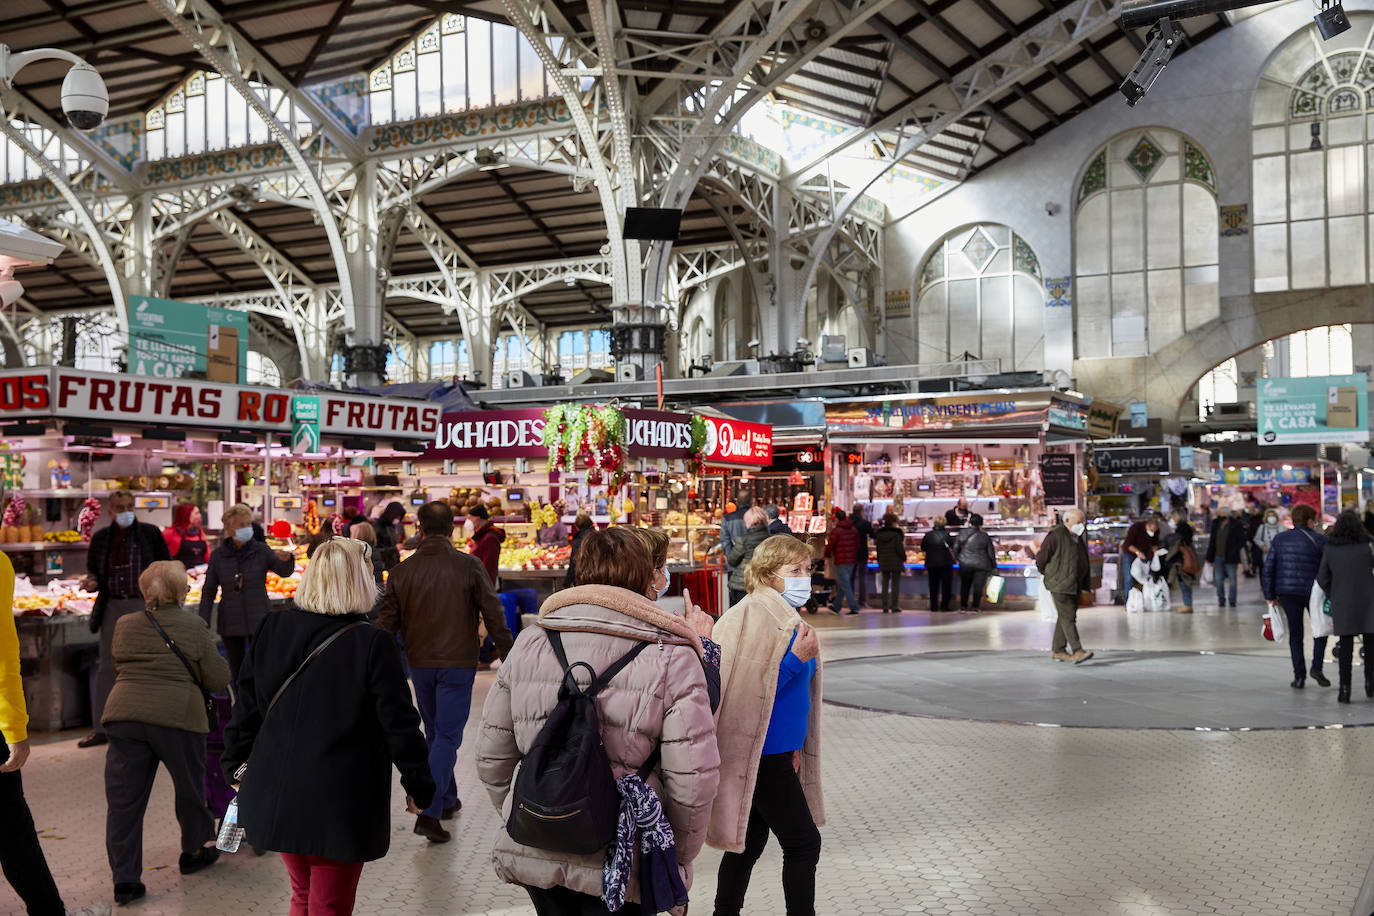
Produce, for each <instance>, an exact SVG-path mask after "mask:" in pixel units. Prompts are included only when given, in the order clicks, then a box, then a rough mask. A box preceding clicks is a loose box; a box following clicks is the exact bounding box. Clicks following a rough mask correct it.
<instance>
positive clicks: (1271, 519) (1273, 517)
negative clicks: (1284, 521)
mask: <svg viewBox="0 0 1374 916" xmlns="http://www.w3.org/2000/svg"><path fill="white" fill-rule="evenodd" d="M1264 520H1265V521H1266V522H1268V523H1269V524H1271V525H1277V524H1278V523H1279V517H1278V516H1277V515H1266V516H1265V517H1264Z"/></svg>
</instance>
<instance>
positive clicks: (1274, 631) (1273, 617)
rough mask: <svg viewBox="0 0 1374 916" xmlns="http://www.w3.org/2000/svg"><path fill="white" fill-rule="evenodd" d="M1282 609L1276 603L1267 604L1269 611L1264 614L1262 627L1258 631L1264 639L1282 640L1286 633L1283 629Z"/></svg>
mask: <svg viewBox="0 0 1374 916" xmlns="http://www.w3.org/2000/svg"><path fill="white" fill-rule="evenodd" d="M1283 624H1284V619H1283V611H1281V610H1280V609H1279V606H1278V605H1277V604H1271V605H1269V613H1267V614H1265V615H1264V628H1263V629H1262V630H1261V631H1260V632H1261V634H1262V635H1263V636H1264V638H1265V639H1267V640H1269V641H1271V642H1282V641H1283V639H1284V637H1285V636H1287V635H1288V632H1287V630H1285V629H1284V626H1283Z"/></svg>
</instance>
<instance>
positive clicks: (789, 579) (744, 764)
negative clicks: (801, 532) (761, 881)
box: [706, 534, 825, 916]
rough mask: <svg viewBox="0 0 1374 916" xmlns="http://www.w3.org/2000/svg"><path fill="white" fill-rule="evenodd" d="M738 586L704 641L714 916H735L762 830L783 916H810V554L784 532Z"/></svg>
mask: <svg viewBox="0 0 1374 916" xmlns="http://www.w3.org/2000/svg"><path fill="white" fill-rule="evenodd" d="M745 585H746V586H747V588H748V590H749V593H748V595H746V596H745V598H744V600H743V601H741V602H739V603H738V604H736V605H735V606H734V607H732V608H730V610H729V611H727V612H726V613H725V615H724V616H723V617H721V619H720V621H719V622H718V623H717V624H716V627H715V632H714V633H713V634H712V635H713V637H714V638H715V640H716V641H717V642H719V643H720V647H721V688H722V690H721V707H720V715H719V716H718V725H717V731H716V741H717V744H718V746H719V748H720V790H719V792H718V793H717V794H716V799H715V804H714V807H713V808H712V809H711V826H710V830H709V832H708V833H707V836H706V841H707V843H709V844H710V845H712V846H714V847H716V848H718V849H723V850H725V857H724V859H722V860H721V863H720V874H719V878H718V881H717V886H716V908H715V916H739V914H740V912H741V910H742V909H743V907H744V896H745V893H746V892H747V891H748V889H749V876H750V873H751V872H752V871H753V868H754V863H755V862H757V861H758V858H759V856H760V855H761V854H762V852H763V848H764V846H765V845H766V844H767V842H768V833H769V831H772V832H773V833H774V834H776V835H777V838H778V843H779V845H781V846H782V887H783V896H784V899H785V900H786V903H787V916H815V912H816V864H817V863H818V862H819V861H820V855H821V834H820V830H819V829H817V828H819V827H820V826H822V825H824V823H825V807H824V802H823V801H822V798H821V768H820V763H821V728H820V726H821V718H820V711H821V708H820V707H821V668H820V658H819V646H818V644H817V640H816V631H815V630H813V629H811V627H809V626H807V625H806V624H805V623H803V622H802V621H801V618H800V617H798V616H797V608H799V607H801V606H802V605H804V604H805V603H806V602H807V600H808V599H809V598H810V597H811V549H810V548H809V547H808V546H807V545H806V544H805V543H804V542H802V541H799V540H798V539H796V538H794V537H789V536H787V535H785V534H780V535H774V536H773V537H770V538H768V539H767V540H765V541H764V542H763V543H762V544H760V545H759V546H758V549H757V550H755V551H754V556H753V560H752V562H751V563H750V564H749V568H748V570H747V571H746V573H745Z"/></svg>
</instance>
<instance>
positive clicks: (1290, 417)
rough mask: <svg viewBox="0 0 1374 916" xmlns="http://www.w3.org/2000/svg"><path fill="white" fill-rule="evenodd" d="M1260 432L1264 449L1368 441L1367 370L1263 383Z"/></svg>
mask: <svg viewBox="0 0 1374 916" xmlns="http://www.w3.org/2000/svg"><path fill="white" fill-rule="evenodd" d="M1258 432H1259V441H1260V443H1261V444H1262V445H1293V444H1304V443H1316V444H1321V443H1326V442H1365V441H1368V439H1369V379H1368V377H1367V376H1366V375H1365V374H1364V373H1362V372H1360V373H1356V374H1354V375H1324V376H1315V377H1313V378H1267V379H1263V380H1262V381H1261V382H1260V384H1259V430H1258Z"/></svg>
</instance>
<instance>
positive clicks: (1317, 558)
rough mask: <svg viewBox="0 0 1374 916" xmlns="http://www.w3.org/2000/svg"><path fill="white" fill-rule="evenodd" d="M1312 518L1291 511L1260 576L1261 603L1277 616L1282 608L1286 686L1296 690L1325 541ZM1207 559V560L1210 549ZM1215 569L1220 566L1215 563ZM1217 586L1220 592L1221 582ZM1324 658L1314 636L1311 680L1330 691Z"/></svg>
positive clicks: (1305, 509) (1310, 513) (1308, 510)
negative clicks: (1288, 671)
mask: <svg viewBox="0 0 1374 916" xmlns="http://www.w3.org/2000/svg"><path fill="white" fill-rule="evenodd" d="M1316 517H1317V513H1316V510H1314V509H1313V508H1312V507H1311V506H1294V507H1293V513H1292V518H1293V528H1292V530H1291V531H1284V532H1281V533H1279V534H1278V535H1276V536H1275V537H1274V540H1273V542H1272V543H1271V544H1270V546H1269V553H1268V554H1266V555H1265V557H1264V568H1263V570H1262V571H1261V574H1260V587H1261V588H1262V589H1264V599H1265V600H1266V601H1268V602H1269V608H1270V612H1271V613H1274V614H1277V610H1278V609H1279V608H1282V609H1283V614H1284V617H1285V618H1287V624H1288V627H1287V629H1288V650H1289V654H1290V655H1291V656H1292V660H1293V683H1292V684H1291V685H1290V686H1292V687H1294V688H1296V689H1299V690H1301V689H1302V687H1303V686H1304V684H1305V683H1306V681H1307V674H1308V668H1307V662H1306V660H1305V659H1304V657H1303V642H1302V635H1303V633H1302V619H1303V616H1304V615H1305V614H1306V613H1307V604H1308V599H1309V598H1310V597H1311V595H1312V583H1313V582H1315V581H1316V579H1317V571H1318V570H1319V569H1320V568H1321V562H1322V551H1323V550H1324V549H1325V547H1326V538H1324V537H1322V536H1321V535H1320V534H1318V533H1317V532H1315V531H1313V530H1312V528H1311V525H1312V520H1313V519H1314V518H1316ZM1218 555H1220V554H1218ZM1208 556H1209V558H1210V556H1211V548H1210V547H1209V548H1208ZM1217 566H1221V563H1220V562H1219V561H1218V563H1217ZM1217 582H1218V585H1217V588H1218V590H1220V588H1221V585H1220V583H1221V579H1218V580H1217ZM1325 657H1326V637H1325V636H1314V637H1313V639H1312V668H1311V674H1312V680H1314V681H1316V682H1317V683H1318V684H1320V685H1322V686H1323V687H1330V686H1331V681H1329V680H1328V679H1327V678H1326V676H1325V675H1324V674H1322V660H1323V659H1324V658H1325Z"/></svg>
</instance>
